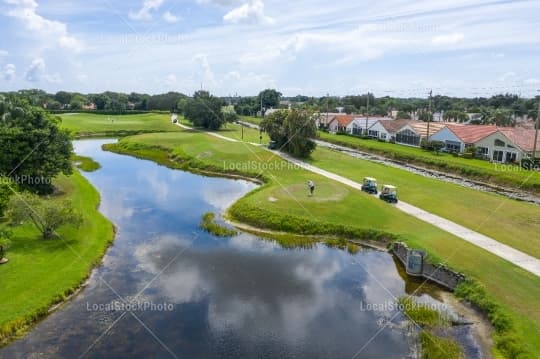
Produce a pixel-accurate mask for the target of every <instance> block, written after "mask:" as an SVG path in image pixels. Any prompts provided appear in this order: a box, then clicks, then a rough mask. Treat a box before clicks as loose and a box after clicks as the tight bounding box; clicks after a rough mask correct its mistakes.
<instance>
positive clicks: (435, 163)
mask: <svg viewBox="0 0 540 359" xmlns="http://www.w3.org/2000/svg"><path fill="white" fill-rule="evenodd" d="M319 136H320V138H321V140H324V141H328V142H333V143H337V144H341V145H343V146H348V147H352V148H357V149H359V150H361V151H366V152H373V153H378V154H382V155H384V156H386V157H389V158H395V159H398V160H401V161H404V162H412V163H418V164H419V165H423V166H426V167H430V168H435V169H438V170H441V171H450V172H454V173H457V174H459V175H462V176H465V177H469V178H478V179H480V180H482V181H484V182H487V183H492V184H498V185H504V186H509V187H514V188H519V189H520V190H528V191H531V192H534V193H537V194H538V193H540V172H539V171H524V170H521V169H520V168H519V167H517V166H510V165H500V164H495V163H490V162H488V161H482V160H477V159H465V158H461V157H454V156H452V155H450V154H445V153H441V154H435V153H433V152H428V151H424V150H422V149H419V148H416V147H409V146H402V145H396V144H392V143H388V142H379V141H376V140H365V139H362V138H358V137H352V136H344V135H332V134H329V133H326V132H322V131H319Z"/></svg>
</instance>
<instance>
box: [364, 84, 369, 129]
mask: <svg viewBox="0 0 540 359" xmlns="http://www.w3.org/2000/svg"><path fill="white" fill-rule="evenodd" d="M366 112H367V113H366V132H364V134H365V135H366V136H367V135H368V131H367V128H368V122H369V91H368V93H367V102H366Z"/></svg>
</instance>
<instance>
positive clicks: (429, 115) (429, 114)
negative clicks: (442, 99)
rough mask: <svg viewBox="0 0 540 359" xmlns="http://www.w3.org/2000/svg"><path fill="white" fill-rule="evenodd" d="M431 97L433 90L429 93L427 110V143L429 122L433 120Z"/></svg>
mask: <svg viewBox="0 0 540 359" xmlns="http://www.w3.org/2000/svg"><path fill="white" fill-rule="evenodd" d="M432 95H433V90H430V91H429V110H428V119H427V142H428V143H429V124H430V122H431V120H432V119H433V115H432V114H431V96H432Z"/></svg>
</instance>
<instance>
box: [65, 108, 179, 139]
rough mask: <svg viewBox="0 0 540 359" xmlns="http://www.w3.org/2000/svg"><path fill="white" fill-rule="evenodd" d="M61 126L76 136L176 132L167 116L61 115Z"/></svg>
mask: <svg viewBox="0 0 540 359" xmlns="http://www.w3.org/2000/svg"><path fill="white" fill-rule="evenodd" d="M60 118H61V119H62V124H61V126H62V127H63V128H67V129H68V130H70V131H72V132H73V133H74V134H75V135H77V136H99V135H101V136H125V135H134V134H138V133H145V132H167V131H177V129H178V127H177V126H174V125H173V124H172V123H171V121H170V119H171V116H170V115H168V114H161V113H145V114H138V115H117V116H112V115H99V114H92V113H74V114H64V115H61V116H60Z"/></svg>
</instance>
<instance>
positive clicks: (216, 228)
mask: <svg viewBox="0 0 540 359" xmlns="http://www.w3.org/2000/svg"><path fill="white" fill-rule="evenodd" d="M200 227H201V228H202V229H204V230H205V231H207V232H208V233H212V234H213V235H215V236H218V237H232V236H234V235H236V234H238V232H237V231H235V230H234V229H232V228H229V227H225V226H222V225H220V224H219V223H216V214H215V213H212V212H207V213H205V214H203V216H202V220H201V224H200Z"/></svg>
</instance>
